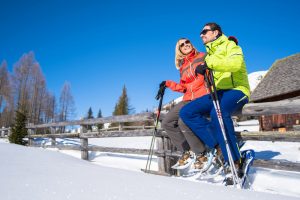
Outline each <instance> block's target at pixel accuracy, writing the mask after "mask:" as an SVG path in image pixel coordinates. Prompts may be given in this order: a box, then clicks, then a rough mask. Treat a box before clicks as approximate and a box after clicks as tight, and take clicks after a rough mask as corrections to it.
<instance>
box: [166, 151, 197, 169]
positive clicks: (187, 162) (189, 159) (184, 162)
mask: <svg viewBox="0 0 300 200" xmlns="http://www.w3.org/2000/svg"><path fill="white" fill-rule="evenodd" d="M195 159H196V156H195V153H194V152H192V151H185V152H184V153H183V154H182V155H181V157H180V158H179V160H178V161H177V163H176V164H175V165H173V166H172V167H171V168H173V169H185V168H187V167H189V166H191V165H192V164H193V163H194V162H195Z"/></svg>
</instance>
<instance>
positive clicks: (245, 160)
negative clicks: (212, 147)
mask: <svg viewBox="0 0 300 200" xmlns="http://www.w3.org/2000/svg"><path fill="white" fill-rule="evenodd" d="M241 155H242V157H241V164H240V166H239V167H238V169H237V173H238V178H239V184H240V186H241V188H245V183H246V180H247V176H248V172H249V169H250V166H251V165H252V164H253V161H254V157H255V152H254V151H253V150H252V149H250V150H245V151H242V152H241ZM227 170H229V172H225V173H226V174H227V175H226V177H225V179H224V181H223V183H224V185H225V186H229V185H234V181H233V177H232V173H231V172H230V169H229V167H227Z"/></svg>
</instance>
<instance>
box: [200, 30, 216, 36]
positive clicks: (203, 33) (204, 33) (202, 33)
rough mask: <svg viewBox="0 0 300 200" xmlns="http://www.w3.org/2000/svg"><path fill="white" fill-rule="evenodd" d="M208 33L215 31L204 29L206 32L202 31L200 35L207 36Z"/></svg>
mask: <svg viewBox="0 0 300 200" xmlns="http://www.w3.org/2000/svg"><path fill="white" fill-rule="evenodd" d="M208 31H213V30H210V29H204V30H202V31H201V33H200V35H206V33H207V32H208Z"/></svg>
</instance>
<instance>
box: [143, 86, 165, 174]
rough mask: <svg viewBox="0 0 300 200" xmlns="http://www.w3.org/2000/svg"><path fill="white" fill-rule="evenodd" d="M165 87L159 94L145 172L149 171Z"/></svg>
mask: <svg viewBox="0 0 300 200" xmlns="http://www.w3.org/2000/svg"><path fill="white" fill-rule="evenodd" d="M165 88H166V87H164V88H163V89H162V91H161V95H160V100H159V104H158V111H157V117H156V122H155V127H154V131H153V132H152V133H153V134H152V139H151V144H150V148H149V154H148V159H147V163H146V168H145V172H146V173H147V172H149V171H150V166H151V161H152V156H153V152H154V144H155V136H156V134H157V126H158V122H159V117H160V112H161V107H162V102H163V97H164V93H165Z"/></svg>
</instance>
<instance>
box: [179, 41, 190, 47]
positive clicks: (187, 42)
mask: <svg viewBox="0 0 300 200" xmlns="http://www.w3.org/2000/svg"><path fill="white" fill-rule="evenodd" d="M190 43H191V42H190V41H189V40H186V41H184V42H183V43H181V44H180V45H179V46H180V47H184V45H186V44H190Z"/></svg>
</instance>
